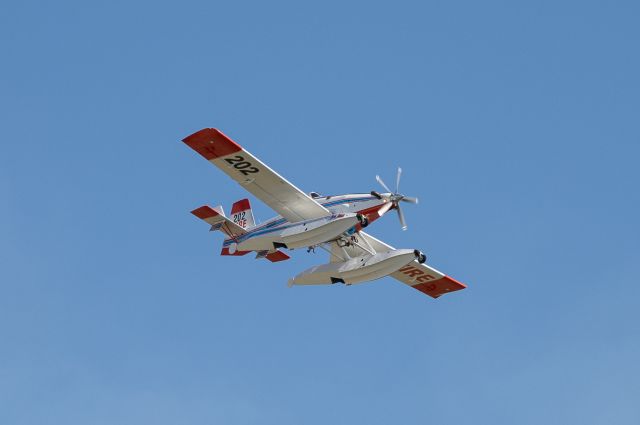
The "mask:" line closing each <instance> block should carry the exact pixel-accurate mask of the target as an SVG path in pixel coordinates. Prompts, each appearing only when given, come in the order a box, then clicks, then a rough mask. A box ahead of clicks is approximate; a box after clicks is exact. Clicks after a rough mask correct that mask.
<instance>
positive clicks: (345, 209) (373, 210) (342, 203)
mask: <svg viewBox="0 0 640 425" xmlns="http://www.w3.org/2000/svg"><path fill="white" fill-rule="evenodd" d="M381 195H382V197H385V196H388V195H391V194H390V193H382V194H381ZM314 200H315V201H316V202H318V203H319V204H320V205H322V206H323V207H325V208H326V209H327V210H329V212H330V214H331V215H332V216H334V217H327V220H328V221H331V223H326V224H325V223H323V227H322V229H327V231H326V233H325V235H326V236H320V235H314V236H313V237H312V236H309V237H307V239H300V238H298V239H296V245H294V246H287V247H288V248H299V247H303V246H312V245H315V244H317V243H322V242H326V241H327V240H330V239H331V238H333V237H335V236H338V234H340V233H342V232H344V231H346V230H347V229H346V228H345V229H342V230H340V229H341V228H340V227H339V226H338V224H337V223H336V221H338V220H341V221H343V222H344V223H348V221H347V218H346V217H342V215H347V216H353V215H355V214H360V215H362V216H365V217H366V218H367V220H368V222H369V224H370V223H372V222H373V221H375V220H377V219H378V218H380V215H379V214H378V211H379V210H380V208H382V207H383V206H384V205H385V204H386V203H387V202H389V201H386V200H385V199H380V198H378V197H376V196H373V195H371V194H368V193H366V194H365V193H355V194H346V195H336V196H318V197H314ZM391 209H393V208H391ZM231 219H232V220H235V218H234V217H232V218H231ZM321 220H324V219H318V220H316V222H317V221H321ZM310 222H312V220H307V221H306V222H304V223H303V222H298V223H291V222H289V221H287V220H286V219H284V218H283V217H282V216H276V217H273V218H271V219H269V220H267V221H265V222H263V223H261V224H258V225H256V226H254V227H251V228H248V229H246V233H245V234H243V235H241V236H239V237H237V238H226V239H225V240H224V242H223V246H222V254H223V255H243V254H246V253H247V252H250V251H259V250H264V249H269V248H271V247H272V246H271V245H270V244H271V242H269V241H271V240H273V239H270V238H275V237H276V235H278V237H285V236H286V235H287V233H290V234H295V233H297V232H296V231H297V229H298V228H300V227H301V226H302V224H305V230H306V224H307V223H310ZM358 226H359V224H357V223H356V227H358ZM348 227H353V225H351V226H348ZM330 229H333V231H334V233H335V232H336V230H339V231H338V232H337V233H336V234H335V235H334V234H333V233H331V231H330ZM358 230H359V227H358ZM314 237H315V239H314ZM323 237H324V240H323ZM265 242H268V244H266V245H265ZM306 242H308V243H306ZM312 242H313V243H312Z"/></svg>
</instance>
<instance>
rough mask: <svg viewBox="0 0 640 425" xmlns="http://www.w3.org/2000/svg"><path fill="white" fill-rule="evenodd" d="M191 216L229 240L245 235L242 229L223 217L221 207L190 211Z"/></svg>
mask: <svg viewBox="0 0 640 425" xmlns="http://www.w3.org/2000/svg"><path fill="white" fill-rule="evenodd" d="M191 214H193V215H195V216H196V217H198V218H199V219H201V220H204V221H206V222H207V223H209V224H210V225H211V230H220V231H221V232H223V233H225V234H226V235H227V236H229V237H231V238H233V237H236V236H239V235H242V234H244V233H246V231H245V230H244V228H242V227H240V226H238V225H237V224H235V223H234V222H233V221H231V220H229V219H228V218H227V217H226V216H225V215H224V210H223V209H222V207H219V206H218V207H215V208H211V207H209V206H207V205H204V206H202V207H200V208H196V209H195V210H193V211H191Z"/></svg>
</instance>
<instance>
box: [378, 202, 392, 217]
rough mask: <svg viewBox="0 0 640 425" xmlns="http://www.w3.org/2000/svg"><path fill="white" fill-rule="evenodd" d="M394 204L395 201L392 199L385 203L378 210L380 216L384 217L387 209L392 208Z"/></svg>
mask: <svg viewBox="0 0 640 425" xmlns="http://www.w3.org/2000/svg"><path fill="white" fill-rule="evenodd" d="M392 206H393V202H390V201H389V202H387V203H386V204H384V205H383V206H382V208H380V209H379V210H378V217H382V216H383V215H385V214H386V213H387V211H389V210H390V209H391V207H392Z"/></svg>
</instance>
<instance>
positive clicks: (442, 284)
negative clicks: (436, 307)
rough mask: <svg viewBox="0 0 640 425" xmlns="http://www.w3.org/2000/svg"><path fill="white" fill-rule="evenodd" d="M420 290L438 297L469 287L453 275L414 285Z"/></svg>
mask: <svg viewBox="0 0 640 425" xmlns="http://www.w3.org/2000/svg"><path fill="white" fill-rule="evenodd" d="M413 287H414V288H415V289H417V290H418V291H420V292H423V293H425V294H427V295H429V296H430V297H433V298H438V297H439V296H441V295H444V294H448V293H449V292H455V291H460V290H462V289H464V288H466V287H467V285H465V284H464V283H461V282H458V281H457V280H455V279H454V278H452V277H449V276H444V277H442V278H440V279H438V280H432V281H430V282H424V283H419V284H417V285H414V286H413Z"/></svg>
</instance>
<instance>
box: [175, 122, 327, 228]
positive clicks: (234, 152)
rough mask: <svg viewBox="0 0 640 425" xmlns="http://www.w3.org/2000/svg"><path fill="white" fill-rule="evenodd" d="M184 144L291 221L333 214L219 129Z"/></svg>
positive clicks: (209, 131) (207, 129) (188, 138)
mask: <svg viewBox="0 0 640 425" xmlns="http://www.w3.org/2000/svg"><path fill="white" fill-rule="evenodd" d="M183 142H184V143H186V144H187V145H188V146H189V147H190V148H191V149H193V150H195V151H196V152H198V153H199V154H200V155H202V156H203V157H204V158H205V159H206V160H207V161H209V162H211V163H212V164H213V165H215V166H216V167H218V168H220V169H221V170H222V171H224V172H225V173H226V174H227V175H228V176H229V177H231V178H232V179H234V180H235V181H236V182H238V183H239V184H240V185H241V186H242V187H244V188H245V189H247V190H248V191H249V192H250V193H252V194H253V195H254V196H255V197H257V198H258V199H260V200H261V201H262V202H264V203H265V204H267V205H268V206H269V207H271V208H272V209H273V210H275V211H276V212H277V213H278V214H280V215H281V216H282V217H284V218H286V219H287V220H288V221H291V222H296V221H302V220H311V219H314V218H320V217H324V216H327V215H330V214H331V212H330V211H329V210H327V209H326V208H325V207H323V206H322V205H320V204H319V203H317V202H316V201H315V200H313V199H312V198H311V197H310V196H308V195H307V194H306V193H304V192H302V191H301V190H300V189H298V188H297V187H295V186H294V185H293V184H291V183H289V182H288V181H287V180H286V179H285V178H284V177H282V176H280V175H279V174H278V173H276V172H275V171H273V170H272V169H271V168H269V167H268V166H267V165H265V164H264V163H263V162H262V161H260V160H259V159H258V158H256V157H255V156H253V155H251V154H250V153H249V152H247V151H246V150H244V149H243V148H242V147H241V146H240V145H238V144H237V143H235V142H234V141H233V140H231V139H230V138H229V137H227V136H226V135H224V134H223V133H222V132H221V131H220V130H218V129H215V128H205V129H202V130H200V131H198V132H196V133H193V134H192V135H190V136H188V137H186V138H185V139H183Z"/></svg>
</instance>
